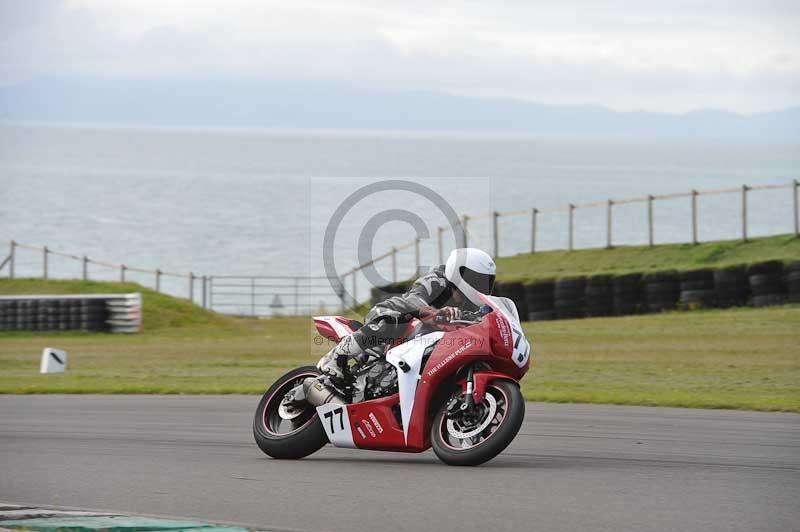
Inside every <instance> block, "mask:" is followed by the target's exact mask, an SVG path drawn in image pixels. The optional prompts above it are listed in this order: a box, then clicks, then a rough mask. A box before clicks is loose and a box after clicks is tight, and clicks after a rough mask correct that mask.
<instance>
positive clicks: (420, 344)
mask: <svg viewBox="0 0 800 532" xmlns="http://www.w3.org/2000/svg"><path fill="white" fill-rule="evenodd" d="M442 336H444V333H443V332H441V331H436V332H432V333H430V334H424V335H422V336H418V337H417V338H414V339H412V340H410V341H408V342H405V343H403V344H400V345H398V346H397V347H394V348H392V349H390V350H389V352H388V353H386V361H387V362H389V364H391V365H392V366H394V367H395V368H396V369H397V390H398V392H399V393H400V414H401V418H402V420H403V439H404V441H405V443H408V424H409V423H410V421H411V412H412V411H413V410H414V398H415V397H416V393H417V382H418V381H419V373H420V369H421V366H422V357H423V355H424V354H425V349H427V348H428V347H430V346H431V345H433V344H435V343H436V342H438V341H439V340H440V339H441V338H442ZM403 362H405V364H406V365H407V368H406V370H405V371H403V369H402V368H401V367H400V366H401V365H403Z"/></svg>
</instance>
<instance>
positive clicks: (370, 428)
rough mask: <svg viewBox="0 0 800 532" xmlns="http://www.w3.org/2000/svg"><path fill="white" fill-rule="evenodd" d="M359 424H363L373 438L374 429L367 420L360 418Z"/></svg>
mask: <svg viewBox="0 0 800 532" xmlns="http://www.w3.org/2000/svg"><path fill="white" fill-rule="evenodd" d="M361 424H362V425H364V428H365V429H367V432H369V435H370V436H372V437H373V438H374V437H375V436H376V435H375V431H374V430H372V425H370V424H369V421H367V420H366V419H362V420H361Z"/></svg>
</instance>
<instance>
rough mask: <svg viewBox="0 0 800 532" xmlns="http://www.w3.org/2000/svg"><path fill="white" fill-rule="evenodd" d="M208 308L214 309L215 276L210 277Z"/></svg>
mask: <svg viewBox="0 0 800 532" xmlns="http://www.w3.org/2000/svg"><path fill="white" fill-rule="evenodd" d="M208 308H209V309H211V310H214V276H213V275H211V276H209V277H208Z"/></svg>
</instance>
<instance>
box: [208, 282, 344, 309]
mask: <svg viewBox="0 0 800 532" xmlns="http://www.w3.org/2000/svg"><path fill="white" fill-rule="evenodd" d="M208 295H209V308H211V309H212V310H217V311H219V312H223V313H226V314H237V315H249V316H272V315H285V314H291V315H295V316H297V315H307V314H313V313H321V314H325V313H327V310H329V309H331V308H337V309H343V308H344V299H343V298H344V295H343V290H341V287H339V289H338V290H335V289H334V288H332V287H331V283H330V282H328V278H327V277H324V276H236V275H214V276H211V277H209V283H208Z"/></svg>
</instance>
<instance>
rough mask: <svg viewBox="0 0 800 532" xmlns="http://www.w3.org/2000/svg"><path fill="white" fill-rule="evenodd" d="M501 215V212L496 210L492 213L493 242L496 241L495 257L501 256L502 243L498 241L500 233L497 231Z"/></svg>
mask: <svg viewBox="0 0 800 532" xmlns="http://www.w3.org/2000/svg"><path fill="white" fill-rule="evenodd" d="M499 217H500V213H498V212H497V211H494V213H492V242H493V243H494V258H497V257H499V256H500V243H499V241H498V233H497V218H499Z"/></svg>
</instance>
